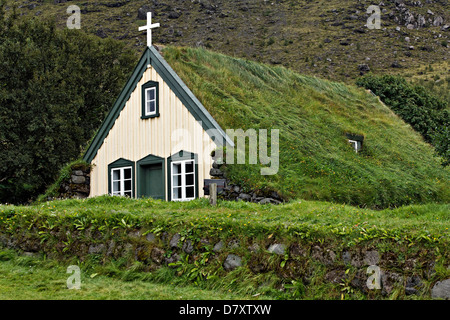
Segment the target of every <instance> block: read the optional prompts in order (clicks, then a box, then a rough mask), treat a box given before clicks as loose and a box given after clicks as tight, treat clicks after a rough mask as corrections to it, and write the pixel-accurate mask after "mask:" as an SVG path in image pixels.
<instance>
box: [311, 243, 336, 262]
mask: <svg viewBox="0 0 450 320" xmlns="http://www.w3.org/2000/svg"><path fill="white" fill-rule="evenodd" d="M311 257H312V258H313V259H314V260H316V261H319V262H321V263H323V264H324V265H327V266H329V265H332V264H333V263H334V261H335V260H336V254H335V253H334V251H332V250H329V249H326V250H324V249H322V248H321V247H319V246H314V247H313V248H312V252H311Z"/></svg>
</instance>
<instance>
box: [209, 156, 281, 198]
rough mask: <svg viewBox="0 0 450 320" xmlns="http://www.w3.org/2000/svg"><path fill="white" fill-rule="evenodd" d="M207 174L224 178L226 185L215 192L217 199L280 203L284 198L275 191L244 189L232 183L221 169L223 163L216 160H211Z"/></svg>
mask: <svg viewBox="0 0 450 320" xmlns="http://www.w3.org/2000/svg"><path fill="white" fill-rule="evenodd" d="M209 174H210V175H211V177H213V179H214V178H217V179H225V180H226V186H225V188H224V189H223V190H220V191H219V192H218V194H217V197H218V198H219V199H223V200H229V201H247V202H255V203H260V204H268V203H271V204H280V203H282V202H283V201H284V200H283V198H282V197H281V196H280V195H279V194H278V193H277V192H275V191H271V192H269V193H263V192H261V191H259V190H250V191H244V188H242V186H240V185H238V184H235V183H232V182H231V181H230V180H229V179H227V177H226V173H225V172H224V171H223V164H218V163H217V162H216V161H214V162H213V167H212V168H211V170H210V172H209Z"/></svg>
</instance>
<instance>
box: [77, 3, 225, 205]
mask: <svg viewBox="0 0 450 320" xmlns="http://www.w3.org/2000/svg"><path fill="white" fill-rule="evenodd" d="M147 18H148V24H147V26H144V27H140V28H139V30H140V31H142V30H146V31H147V47H146V49H145V51H144V53H143V54H142V56H141V58H140V60H139V62H138V64H137V66H136V67H135V69H134V71H133V73H132V75H131V76H130V78H129V79H128V81H127V83H126V85H125V87H124V88H123V89H122V92H121V93H120V95H119V97H118V98H117V100H116V102H115V103H114V105H113V107H112V109H111V111H110V112H109V114H108V115H107V117H106V118H105V120H104V121H103V123H102V125H101V127H100V129H99V130H98V132H97V134H96V135H95V137H94V138H93V140H92V142H91V144H90V145H89V147H88V149H87V151H86V153H85V155H84V157H83V158H84V160H85V161H86V162H88V163H89V164H91V165H92V169H91V174H90V184H91V185H90V196H91V197H94V196H99V195H104V194H110V195H114V196H128V197H131V198H141V197H151V198H154V199H162V200H166V201H189V200H192V199H195V198H199V197H203V196H204V191H203V181H204V179H209V178H210V170H211V167H212V158H211V154H212V152H213V151H214V150H215V149H216V148H218V147H222V146H226V145H233V142H232V141H231V139H230V138H229V137H228V136H227V135H226V133H225V131H224V130H223V129H222V128H221V127H220V126H219V124H218V123H217V122H216V121H215V120H214V118H213V117H212V116H211V115H210V114H209V113H208V111H207V110H206V109H205V107H204V106H203V105H202V104H201V102H200V101H199V100H198V99H197V98H196V97H195V96H194V94H193V93H192V92H191V90H190V89H189V88H188V87H187V86H186V85H185V84H184V83H183V81H182V80H181V79H180V78H179V76H178V75H177V74H176V73H175V72H174V71H173V69H172V68H171V67H170V65H169V64H168V63H167V62H166V61H165V60H164V58H163V57H162V56H161V54H160V53H159V52H158V50H157V49H156V48H155V47H154V46H153V45H152V38H151V31H152V29H153V28H155V27H159V24H158V23H155V24H152V22H151V13H150V12H149V13H148V16H147Z"/></svg>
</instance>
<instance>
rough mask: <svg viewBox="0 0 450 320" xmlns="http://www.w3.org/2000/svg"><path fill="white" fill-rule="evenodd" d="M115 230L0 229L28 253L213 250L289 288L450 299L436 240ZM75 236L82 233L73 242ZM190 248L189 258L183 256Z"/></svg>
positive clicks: (173, 257) (192, 258) (153, 259)
mask: <svg viewBox="0 0 450 320" xmlns="http://www.w3.org/2000/svg"><path fill="white" fill-rule="evenodd" d="M114 232H115V236H114V237H108V238H105V237H104V236H102V234H101V233H100V232H99V231H93V230H91V229H86V230H76V229H70V230H68V229H66V228H64V230H56V229H54V230H52V231H51V236H50V237H49V238H48V239H47V240H46V241H44V242H41V241H40V238H39V236H38V234H33V233H31V234H30V233H28V234H26V235H25V233H24V234H20V233H19V234H16V235H14V236H10V235H7V234H4V233H3V234H2V233H1V232H0V245H3V246H4V247H8V248H12V249H15V250H18V251H24V252H26V254H28V255H34V254H39V253H45V254H46V255H47V256H48V257H51V258H56V259H64V258H65V257H66V258H67V257H71V256H72V257H73V256H76V257H78V258H79V259H80V260H81V261H83V260H84V259H86V258H87V257H88V256H89V255H96V256H97V257H99V258H100V259H99V261H102V262H106V261H108V260H114V259H119V258H126V259H127V260H128V261H129V264H130V265H132V263H133V261H140V262H141V263H143V264H144V266H145V268H144V269H145V271H149V272H151V271H153V270H156V269H158V268H161V267H175V268H176V267H177V266H179V265H177V263H183V264H191V265H194V264H196V265H198V261H200V260H201V257H202V255H203V256H204V255H205V254H208V260H207V263H205V265H198V267H199V268H204V269H205V270H206V269H209V270H211V265H212V266H213V268H212V269H215V270H217V273H218V275H220V276H226V274H227V273H229V272H231V271H233V270H235V269H237V268H246V269H248V270H249V271H250V272H251V274H254V275H255V277H256V276H257V275H258V274H262V273H267V272H273V273H275V274H276V276H277V277H278V278H279V283H280V284H279V285H278V286H279V287H277V288H275V289H277V290H286V289H285V288H284V286H283V284H282V283H288V284H289V283H291V281H292V280H295V281H301V282H302V283H303V284H304V285H305V287H306V290H307V288H308V286H310V285H317V282H319V283H328V284H332V285H334V286H335V287H336V290H337V292H340V290H341V287H342V285H345V286H348V291H350V290H359V291H360V292H362V293H364V294H366V295H367V296H368V297H369V298H376V299H377V297H378V298H383V297H385V298H386V297H389V296H391V295H392V294H394V292H395V291H397V292H398V294H399V295H400V297H401V296H412V295H420V296H422V297H432V298H443V299H450V279H444V278H440V277H439V276H437V274H436V270H435V259H436V258H437V257H436V255H435V250H433V249H432V248H429V249H427V248H420V249H417V250H414V251H410V252H409V253H407V252H408V250H409V249H408V248H406V247H405V248H397V249H399V251H398V252H394V251H392V250H388V251H383V250H382V249H381V250H380V249H379V248H377V247H375V246H373V245H371V244H366V245H364V246H354V247H347V248H336V247H332V246H330V245H327V244H316V243H310V242H308V241H304V240H294V241H292V240H290V241H289V240H286V239H276V240H275V239H256V238H252V237H244V238H238V237H231V238H226V239H225V238H209V237H208V238H202V239H194V238H189V237H185V236H182V234H183V232H182V231H180V232H174V233H173V232H172V233H169V232H165V231H163V232H161V233H157V234H155V233H152V232H148V231H144V230H141V229H134V230H120V229H116V230H115V231H114ZM69 237H70V238H71V239H75V240H74V241H73V242H72V243H70V245H67V239H68V238H69ZM65 243H66V244H65ZM186 256H187V259H185V258H183V257H186ZM173 264H175V266H174V265H173ZM369 266H376V267H377V268H379V278H378V280H379V288H375V289H373V288H372V289H370V288H369V287H368V285H367V280H368V279H369V277H370V276H371V274H370V273H368V267H369ZM447 268H448V265H447ZM318 270H320V272H318ZM375 276H376V274H375ZM374 280H377V279H376V278H374ZM375 282H376V281H375ZM312 283H314V284H312Z"/></svg>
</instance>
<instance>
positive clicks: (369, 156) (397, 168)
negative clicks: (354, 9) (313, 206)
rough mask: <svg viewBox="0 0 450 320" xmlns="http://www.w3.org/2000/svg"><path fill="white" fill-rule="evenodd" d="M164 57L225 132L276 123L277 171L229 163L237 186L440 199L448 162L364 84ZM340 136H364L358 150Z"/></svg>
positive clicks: (186, 54) (362, 200) (390, 203)
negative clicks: (270, 172) (263, 172)
mask: <svg viewBox="0 0 450 320" xmlns="http://www.w3.org/2000/svg"><path fill="white" fill-rule="evenodd" d="M164 57H165V59H166V60H167V61H168V62H169V64H170V65H171V66H172V67H173V68H174V70H175V71H176V72H177V74H178V75H180V77H181V78H182V79H183V81H184V82H186V84H187V85H188V87H189V88H191V90H192V91H193V92H194V94H195V95H196V96H197V97H198V98H199V99H200V101H201V102H202V103H203V104H204V105H205V107H206V108H207V109H208V111H209V112H210V113H211V114H212V115H213V116H214V118H215V119H216V120H217V121H218V122H219V124H220V125H221V126H222V128H224V129H225V130H226V129H228V128H231V129H238V128H242V129H243V130H247V129H256V130H257V129H279V130H280V141H279V148H280V169H279V171H278V173H277V174H276V175H273V176H262V175H261V174H260V167H259V166H255V165H232V166H228V167H227V170H228V174H229V177H230V178H231V179H232V180H234V181H235V182H236V183H239V184H241V185H243V186H244V187H247V188H248V189H260V190H262V191H268V190H275V191H278V192H279V193H281V194H282V195H284V196H285V197H286V198H288V199H292V198H303V199H309V200H321V201H331V202H339V203H347V204H354V205H360V206H367V207H377V208H385V207H394V206H400V205H406V204H418V203H426V202H433V201H438V202H448V200H449V196H450V195H449V191H448V190H450V188H449V177H450V175H449V173H450V169H449V168H445V169H444V168H442V167H441V165H440V159H439V158H436V157H435V155H434V151H433V147H432V146H431V145H429V144H427V143H425V142H424V141H423V139H422V137H421V136H420V135H419V134H418V133H417V132H415V131H414V130H413V129H412V128H411V127H410V126H409V125H407V124H405V123H404V122H403V121H402V120H401V119H400V118H399V117H397V116H396V115H395V114H394V113H393V112H392V111H391V110H390V109H389V108H388V107H386V106H385V105H383V104H382V103H380V102H379V100H378V99H377V98H376V97H374V96H371V95H370V94H369V93H367V92H366V91H364V90H363V89H360V88H356V87H354V86H349V85H345V84H343V83H337V82H330V81H327V80H321V79H318V78H314V77H309V76H303V75H300V74H297V73H295V72H294V71H291V70H288V69H286V68H283V67H272V66H268V65H263V64H258V63H256V62H252V61H247V60H243V59H237V58H232V57H229V56H225V55H222V54H217V53H213V52H211V51H208V50H204V49H192V48H175V47H167V48H166V49H165V50H164ZM345 133H354V134H360V135H364V137H365V140H364V146H363V151H362V152H360V153H358V154H356V153H355V152H354V151H353V150H352V149H351V147H350V145H349V144H348V142H347V139H346V136H345ZM269 136H270V134H269Z"/></svg>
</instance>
